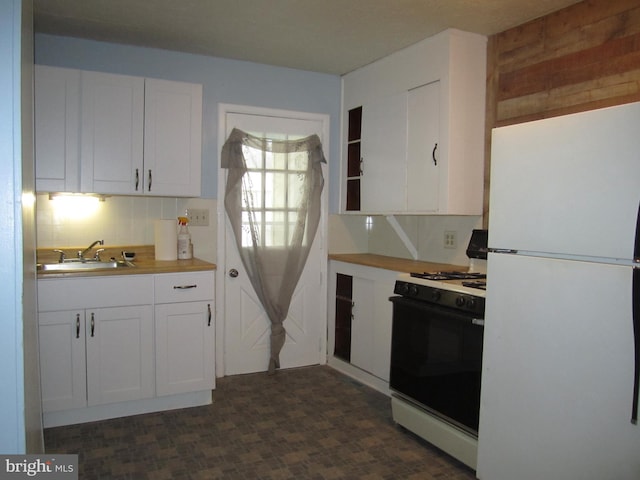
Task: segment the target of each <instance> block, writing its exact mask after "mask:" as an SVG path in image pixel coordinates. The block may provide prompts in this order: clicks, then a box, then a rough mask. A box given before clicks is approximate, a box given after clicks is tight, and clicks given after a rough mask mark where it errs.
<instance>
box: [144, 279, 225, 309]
mask: <svg viewBox="0 0 640 480" xmlns="http://www.w3.org/2000/svg"><path fill="white" fill-rule="evenodd" d="M214 295H215V272H213V271H206V272H188V273H165V274H162V275H156V276H155V303H156V304H158V303H176V302H195V301H200V300H212V299H213V298H214Z"/></svg>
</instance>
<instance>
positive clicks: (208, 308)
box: [207, 303, 211, 327]
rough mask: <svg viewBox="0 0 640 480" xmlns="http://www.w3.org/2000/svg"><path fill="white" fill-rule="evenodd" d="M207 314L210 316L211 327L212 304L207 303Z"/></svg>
mask: <svg viewBox="0 0 640 480" xmlns="http://www.w3.org/2000/svg"><path fill="white" fill-rule="evenodd" d="M207 314H208V319H207V327H210V326H211V304H210V303H207Z"/></svg>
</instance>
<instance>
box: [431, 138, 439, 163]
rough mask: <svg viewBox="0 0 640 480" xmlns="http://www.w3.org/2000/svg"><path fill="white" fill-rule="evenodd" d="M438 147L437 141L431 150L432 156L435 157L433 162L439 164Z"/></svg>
mask: <svg viewBox="0 0 640 480" xmlns="http://www.w3.org/2000/svg"><path fill="white" fill-rule="evenodd" d="M437 149H438V144H437V143H436V144H435V145H434V146H433V150H432V151H431V158H433V164H434V165H438V160H436V150H437Z"/></svg>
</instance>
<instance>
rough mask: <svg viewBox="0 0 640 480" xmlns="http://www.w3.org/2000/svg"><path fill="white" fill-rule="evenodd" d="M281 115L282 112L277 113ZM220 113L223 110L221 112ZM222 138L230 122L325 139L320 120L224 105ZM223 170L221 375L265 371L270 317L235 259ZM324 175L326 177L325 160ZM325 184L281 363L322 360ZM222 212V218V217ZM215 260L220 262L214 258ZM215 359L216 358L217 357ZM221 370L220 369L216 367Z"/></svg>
mask: <svg viewBox="0 0 640 480" xmlns="http://www.w3.org/2000/svg"><path fill="white" fill-rule="evenodd" d="M281 115H282V114H281ZM221 116H222V115H221ZM221 121H224V123H225V125H224V133H225V138H227V137H228V135H229V133H231V130H233V128H239V129H241V130H243V131H245V132H248V133H251V134H252V135H256V136H265V137H270V138H302V137H306V136H308V135H311V134H314V133H315V134H317V135H318V136H319V137H320V139H321V141H323V143H324V146H323V148H324V150H325V154H326V151H327V149H328V144H326V143H325V139H324V138H323V135H324V136H326V134H325V133H323V132H325V125H324V124H323V120H321V119H318V118H314V119H305V118H295V117H288V116H286V115H283V116H279V115H278V114H275V115H274V114H271V115H266V114H252V113H237V112H230V111H227V112H226V113H225V115H224V119H222V118H221ZM226 174H227V172H226V170H225V169H221V171H220V176H221V178H224V179H225V182H221V184H220V187H221V188H220V195H219V198H220V204H219V211H220V212H221V216H220V218H221V222H220V225H221V227H223V228H224V230H225V232H224V233H223V234H222V235H221V236H219V238H221V239H222V240H223V243H224V253H223V255H224V260H223V261H224V268H223V272H224V275H225V277H224V281H223V282H220V283H222V284H223V289H224V297H223V298H224V306H223V308H222V310H223V311H224V325H223V326H224V335H223V338H224V345H223V350H224V358H223V359H222V361H223V365H224V367H223V371H224V375H235V374H243V373H251V372H260V371H266V370H267V367H268V363H269V353H270V345H269V339H270V332H271V323H270V321H269V318H268V316H267V314H266V312H265V310H264V308H263V307H262V304H261V302H260V300H259V299H258V296H257V295H256V293H255V291H254V289H253V287H252V285H251V282H250V280H249V277H248V275H247V273H246V272H245V269H244V267H243V265H242V262H241V260H240V255H239V253H238V250H237V246H236V241H235V238H234V236H233V231H232V229H231V228H230V224H229V221H228V218H227V215H226V212H225V211H224V200H223V199H224V184H226ZM323 175H324V178H325V182H326V179H327V178H328V175H327V172H326V166H324V165H323ZM326 190H327V187H326V184H325V188H324V190H323V192H322V205H323V213H322V217H321V220H320V225H319V227H318V232H317V234H316V238H315V240H314V242H313V246H312V249H311V252H310V253H309V258H308V259H307V263H306V266H305V269H304V271H303V272H302V276H301V277H300V280H299V283H298V286H297V287H296V289H295V291H294V294H293V298H292V300H291V306H290V308H289V314H288V316H287V318H286V320H285V322H284V328H285V329H286V331H287V338H286V341H285V344H284V347H283V349H282V351H281V353H280V366H281V368H292V367H299V366H305V365H314V364H318V363H324V361H325V360H324V359H325V356H324V345H325V340H324V332H325V330H326V295H325V294H323V293H322V292H325V293H326V287H324V286H323V283H324V282H323V278H326V247H325V242H324V236H325V230H326V226H325V225H326V219H325V218H326V208H325V206H326ZM222 217H224V221H222ZM219 263H220V262H219ZM217 360H218V361H220V358H219V357H218V359H217ZM218 374H220V370H218Z"/></svg>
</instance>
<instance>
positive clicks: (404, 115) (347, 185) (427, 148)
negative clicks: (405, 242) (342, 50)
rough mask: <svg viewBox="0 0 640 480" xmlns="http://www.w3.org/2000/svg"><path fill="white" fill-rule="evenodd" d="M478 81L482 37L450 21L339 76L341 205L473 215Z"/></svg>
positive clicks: (481, 86) (480, 114)
mask: <svg viewBox="0 0 640 480" xmlns="http://www.w3.org/2000/svg"><path fill="white" fill-rule="evenodd" d="M485 82H486V37H484V36H481V35H476V34H471V33H466V32H461V31H459V30H447V31H445V32H442V33H440V34H438V35H435V36H433V37H430V38H428V39H426V40H423V41H422V42H419V43H417V44H415V45H412V46H410V47H408V48H406V49H404V50H401V51H399V52H397V53H395V54H392V55H390V56H388V57H385V58H383V59H381V60H379V61H377V62H374V63H372V64H370V65H367V66H365V67H363V68H361V69H358V70H356V71H354V72H351V73H349V74H347V75H345V76H344V77H343V83H342V88H343V139H344V140H343V154H342V158H343V162H342V173H343V175H342V178H343V179H344V181H343V184H342V186H341V187H342V188H341V211H343V212H358V213H389V214H393V213H432V214H449V215H479V214H481V213H482V195H483V183H484V182H483V172H484V117H485V107H484V105H485V92H486V87H485ZM354 111H359V112H360V111H361V114H359V115H360V116H361V123H358V124H357V128H358V129H359V130H358V131H357V132H350V131H349V117H350V112H352V115H351V117H353V112H354ZM359 118H360V117H359ZM353 125H354V124H353V122H351V126H352V128H353ZM354 139H356V140H354ZM358 149H359V152H360V158H359V162H358V163H359V168H358V169H355V168H354V160H353V156H354V155H353V152H354V151H356V150H358ZM350 150H351V153H352V155H351V159H350V160H351V161H349V151H350ZM349 167H351V168H349Z"/></svg>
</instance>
